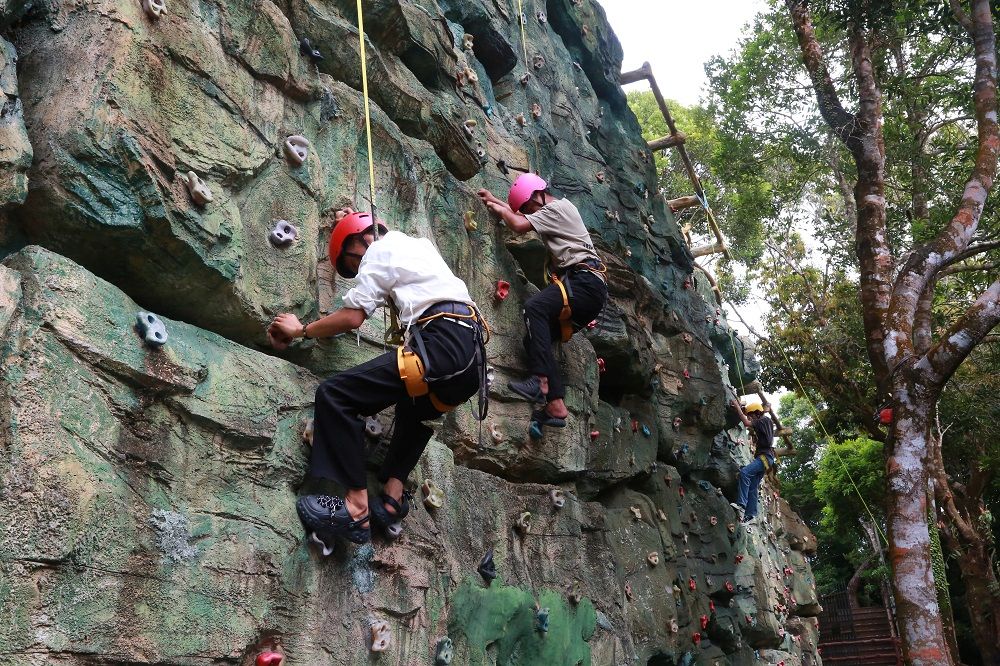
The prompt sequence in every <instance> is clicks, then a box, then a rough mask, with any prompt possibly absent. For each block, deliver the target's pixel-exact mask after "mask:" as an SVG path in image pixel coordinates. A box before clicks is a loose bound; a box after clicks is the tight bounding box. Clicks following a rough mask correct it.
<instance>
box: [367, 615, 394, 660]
mask: <svg viewBox="0 0 1000 666" xmlns="http://www.w3.org/2000/svg"><path fill="white" fill-rule="evenodd" d="M371 630H372V652H385V651H386V650H387V649H388V648H389V641H390V640H391V638H392V632H390V631H389V623H388V622H386V621H385V620H372V623H371Z"/></svg>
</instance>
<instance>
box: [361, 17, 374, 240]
mask: <svg viewBox="0 0 1000 666" xmlns="http://www.w3.org/2000/svg"><path fill="white" fill-rule="evenodd" d="M357 3H358V46H359V48H360V53H361V96H362V99H363V100H364V107H365V138H366V139H367V142H368V197H369V198H368V203H370V204H371V206H372V220H376V219H377V216H376V215H375V162H374V160H373V158H372V119H371V111H370V110H369V106H368V58H367V54H366V52H365V15H364V10H363V9H362V8H361V0H357ZM375 240H378V224H375Z"/></svg>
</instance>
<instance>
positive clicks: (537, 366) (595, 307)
mask: <svg viewBox="0 0 1000 666" xmlns="http://www.w3.org/2000/svg"><path fill="white" fill-rule="evenodd" d="M569 280H570V282H571V287H572V292H573V293H572V295H571V296H569V307H570V310H572V312H573V315H572V320H573V328H574V330H579V329H581V328H583V327H584V326H586V325H587V324H589V323H590V322H592V321H593V320H594V319H596V318H597V315H599V314H600V313H601V310H602V309H604V304H605V303H606V302H607V300H608V287H607V285H605V284H604V280H602V279H601V278H599V277H597V276H596V275H594V274H593V273H590V272H589V271H577V272H575V273H573V274H572V275H571V276H569ZM562 305H563V299H562V291H561V290H560V289H559V286H558V285H556V284H550V285H548V286H547V287H545V289H542V290H541V291H540V292H538V293H537V294H535V295H534V296H532V297H531V298H529V299H528V300H527V301H525V303H524V325H525V328H526V329H527V333H526V335H525V336H524V348H525V350H526V351H527V352H528V369H529V370H530V371H531V372H532V374H535V375H540V376H543V377H547V378H548V380H549V392H548V394H547V396H546V397H547V398H548V400H556V399H558V398H564V397H566V387H565V385H564V384H563V380H562V375H561V374H560V372H559V364H558V363H557V362H556V358H555V354H554V353H553V351H552V342H553V341H554V340H560V339H561V335H562V332H561V329H560V326H559V313H560V312H562Z"/></svg>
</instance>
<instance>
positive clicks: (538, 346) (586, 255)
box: [478, 173, 608, 437]
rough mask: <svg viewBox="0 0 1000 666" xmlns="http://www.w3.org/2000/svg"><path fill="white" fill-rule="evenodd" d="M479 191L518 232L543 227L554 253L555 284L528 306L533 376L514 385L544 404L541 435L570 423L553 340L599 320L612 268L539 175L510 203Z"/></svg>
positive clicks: (534, 425)
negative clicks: (543, 428)
mask: <svg viewBox="0 0 1000 666" xmlns="http://www.w3.org/2000/svg"><path fill="white" fill-rule="evenodd" d="M478 195H479V198H480V199H482V200H483V202H484V203H485V204H486V206H487V207H488V208H489V209H490V210H491V211H493V212H494V213H496V214H497V215H499V216H500V218H501V219H502V220H503V221H504V223H505V224H506V225H507V227H508V228H509V229H510V230H511V231H513V232H514V233H517V234H524V233H528V232H529V231H532V230H534V231H537V232H538V235H539V236H540V237H541V239H542V242H543V243H545V247H546V249H547V250H548V252H549V256H550V261H551V266H552V268H553V273H552V276H551V281H552V282H551V284H549V285H548V286H546V287H545V288H544V289H542V290H541V291H540V292H538V293H537V294H535V295H534V296H532V297H530V298H529V299H528V300H527V301H526V302H525V304H524V324H525V327H526V328H527V332H526V335H525V338H524V347H525V350H526V351H527V353H528V369H529V370H530V371H531V372H532V373H533V374H532V376H530V377H528V378H527V379H525V380H523V381H520V382H511V383H510V384H509V386H510V388H511V390H512V391H514V392H515V393H517V394H519V395H521V396H523V397H525V398H526V399H528V400H530V401H531V402H533V403H536V404H540V405H544V406H543V407H541V408H540V409H537V410H535V411H534V412H533V413H532V415H531V431H532V436H534V437H541V434H542V432H541V426H552V427H556V428H562V427H565V425H566V416H567V415H568V414H569V412H568V411H567V409H566V404H565V402H564V400H563V398H564V397H565V395H566V389H565V387H564V386H563V381H562V377H560V375H559V366H558V364H557V363H556V359H555V356H554V355H553V353H552V341H553V338H555V339H556V340H561V341H562V342H567V341H568V340H569V339H570V337H572V335H573V333H575V332H576V331H578V330H580V329H581V328H583V327H584V326H586V325H587V324H588V323H590V322H591V321H593V320H594V319H596V318H597V316H598V315H599V314H600V312H601V310H602V309H603V308H604V304H605V303H606V302H607V300H608V286H607V281H606V278H605V273H606V272H607V269H606V267H605V265H604V262H602V261H601V258H600V257H599V256H598V255H597V251H596V250H594V244H593V242H592V241H591V239H590V233H589V232H588V231H587V228H586V227H585V226H584V224H583V219H582V218H581V217H580V212H579V211H578V210H577V209H576V206H574V205H573V204H572V203H571V202H570V201H569V200H567V199H557V198H556V197H554V196H552V194H551V193H550V192H549V190H548V185H547V184H546V182H545V181H544V180H543V179H542V178H540V177H539V176H537V175H535V174H533V173H525V174H521V175H520V176H518V177H517V180H515V181H514V184H513V185H512V186H511V188H510V192H509V194H508V195H507V203H504V202H503V201H501V200H499V199H498V198H496V197H495V196H493V194H492V193H491V192H490V191H489V190H485V189H483V190H479V192H478Z"/></svg>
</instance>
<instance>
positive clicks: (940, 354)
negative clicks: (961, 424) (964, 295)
mask: <svg viewBox="0 0 1000 666" xmlns="http://www.w3.org/2000/svg"><path fill="white" fill-rule="evenodd" d="M998 324H1000V280H995V281H994V282H993V284H991V285H990V286H989V288H988V289H987V290H986V291H984V292H983V293H982V294H980V295H979V298H977V299H976V301H975V302H974V303H973V304H972V305H971V306H969V309H968V310H966V312H965V314H964V315H962V317H961V318H960V319H959V320H958V321H956V322H955V323H954V324H952V325H951V327H950V328H949V329H948V332H947V333H945V335H944V336H942V338H941V339H940V340H938V342H937V344H935V345H934V346H933V347H931V348H930V349H929V350H928V351H927V353H926V354H925V355H924V356H923V358H921V359H920V360H919V361H917V363H916V365H915V366H914V369H915V370H916V371H918V372H920V373H922V374H923V375H924V377H925V379H926V380H927V381H928V385H929V386H932V387H934V388H935V389H936V390H937V391H940V390H941V388H942V387H943V386H944V384H945V382H947V381H948V379H949V378H950V377H951V375H952V374H953V373H954V372H955V370H956V369H957V368H958V366H959V365H960V364H961V363H962V361H964V360H965V357H966V356H968V355H969V353H970V352H971V351H972V350H973V348H974V347H975V346H976V345H977V344H979V343H980V341H982V340H983V338H985V337H986V336H987V334H989V332H990V331H992V330H993V329H994V328H995V327H996V326H997V325H998Z"/></svg>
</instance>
